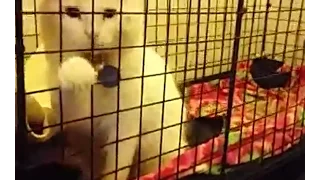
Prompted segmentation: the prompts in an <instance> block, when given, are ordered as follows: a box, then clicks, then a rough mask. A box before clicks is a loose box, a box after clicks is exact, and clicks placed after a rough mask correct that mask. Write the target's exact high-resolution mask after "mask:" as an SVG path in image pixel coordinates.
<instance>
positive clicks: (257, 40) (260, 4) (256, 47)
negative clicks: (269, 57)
mask: <svg viewBox="0 0 320 180" xmlns="http://www.w3.org/2000/svg"><path fill="white" fill-rule="evenodd" d="M261 8H262V0H260V1H259V10H261ZM257 14H258V18H257V19H258V23H257V31H256V33H257V34H256V46H255V51H254V52H255V54H257V51H258V44H259V43H261V42H259V36H258V34H259V33H260V20H261V19H262V18H261V14H262V13H257Z"/></svg>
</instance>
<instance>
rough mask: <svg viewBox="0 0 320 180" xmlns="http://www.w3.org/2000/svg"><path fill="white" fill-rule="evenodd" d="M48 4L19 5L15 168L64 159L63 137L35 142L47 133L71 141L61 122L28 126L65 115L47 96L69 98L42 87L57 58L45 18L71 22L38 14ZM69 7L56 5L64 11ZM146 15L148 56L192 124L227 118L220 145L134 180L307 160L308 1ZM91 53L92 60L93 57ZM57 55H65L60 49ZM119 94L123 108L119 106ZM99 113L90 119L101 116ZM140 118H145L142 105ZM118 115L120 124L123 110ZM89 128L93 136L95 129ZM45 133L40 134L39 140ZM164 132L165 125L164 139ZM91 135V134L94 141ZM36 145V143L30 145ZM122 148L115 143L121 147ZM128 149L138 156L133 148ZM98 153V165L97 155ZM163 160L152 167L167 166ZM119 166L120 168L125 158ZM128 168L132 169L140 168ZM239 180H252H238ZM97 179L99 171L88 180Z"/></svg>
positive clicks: (154, 0)
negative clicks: (47, 41)
mask: <svg viewBox="0 0 320 180" xmlns="http://www.w3.org/2000/svg"><path fill="white" fill-rule="evenodd" d="M45 1H47V0H16V1H15V2H16V20H15V21H16V113H17V116H16V117H17V118H16V134H17V135H16V143H17V145H18V146H17V149H16V157H17V162H16V163H17V164H19V166H20V165H21V167H23V168H27V167H28V168H29V167H33V166H35V165H39V164H45V163H48V162H49V160H47V159H50V160H52V159H54V158H56V159H59V158H62V159H63V157H64V156H65V155H66V152H65V150H64V146H65V145H64V143H65V141H64V140H61V139H64V137H65V136H64V134H63V133H62V134H63V135H61V136H60V133H57V134H58V135H52V136H51V135H50V136H42V135H41V133H40V135H37V133H36V132H35V131H41V132H42V133H44V132H45V129H50V128H53V127H55V126H56V127H59V128H60V131H61V132H63V126H64V125H63V120H61V122H59V124H56V125H52V124H50V122H46V123H44V122H41V123H40V124H37V122H36V125H34V124H31V122H30V121H31V120H32V121H43V119H47V118H51V119H59V117H58V116H59V115H57V114H55V113H56V112H54V111H52V109H50V108H48V107H50V106H51V105H50V101H51V100H50V97H49V95H48V93H47V92H49V91H56V92H59V94H60V95H59V98H60V99H59V101H62V98H63V97H62V95H61V94H62V93H61V90H59V87H54V88H47V89H45V88H44V87H47V85H46V84H45V83H46V82H42V80H40V79H37V78H40V77H41V76H43V75H44V74H41V73H38V71H41V70H43V69H45V68H46V67H45V66H46V64H45V63H43V62H44V59H46V54H48V53H50V52H49V51H48V50H47V49H46V47H45V46H43V44H42V43H43V42H41V34H40V33H39V16H41V15H43V14H46V13H51V14H50V15H52V16H53V15H54V13H56V14H58V16H59V14H60V16H59V17H61V16H66V15H65V14H63V13H61V12H62V11H65V9H62V8H61V9H60V10H61V12H60V13H59V12H43V11H41V10H39V8H38V7H39V4H41V3H44V2H45ZM51 1H53V0H51ZM63 1H64V0H60V1H59V0H56V2H57V4H59V3H61V4H60V5H62V2H63ZM87 1H89V0H87ZM90 1H91V0H90ZM94 1H99V0H94ZM122 1H126V0H122ZM58 2H59V3H58ZM117 2H119V3H120V6H121V5H122V4H123V3H122V2H121V1H120V0H119V1H117ZM126 2H127V1H126ZM47 3H48V2H47ZM144 10H145V11H144V12H140V13H141V15H143V17H144V23H145V24H144V26H143V29H144V32H143V40H144V43H143V46H141V47H143V48H145V47H151V48H153V49H154V51H155V52H156V54H158V55H159V56H161V57H162V59H163V61H164V63H165V65H166V67H167V66H168V68H166V70H165V73H164V74H170V76H173V79H174V82H175V83H176V85H177V87H178V89H179V90H180V93H181V99H182V102H183V104H185V105H184V106H185V107H186V114H187V115H188V120H187V121H186V123H188V122H189V121H190V122H192V121H196V120H197V119H199V117H209V118H207V119H206V120H207V121H216V120H217V117H222V121H223V128H222V130H221V132H219V135H217V137H210V138H208V137H207V139H206V140H205V142H202V143H198V144H196V145H194V146H193V147H187V149H186V150H181V152H180V150H179V149H178V151H179V152H178V153H179V154H180V155H177V156H174V157H172V158H171V159H170V160H169V161H168V162H166V163H160V165H159V166H158V167H157V168H154V170H153V171H151V172H148V173H145V174H140V173H139V171H138V173H137V175H135V177H139V179H162V178H169V179H177V178H183V177H185V176H187V175H190V174H194V173H206V174H210V175H212V177H213V176H214V177H225V176H226V175H229V177H231V176H232V175H233V176H236V177H237V178H240V177H243V178H248V177H249V176H253V175H256V174H261V173H262V172H263V167H264V165H266V164H268V163H269V162H273V163H274V161H273V160H277V163H279V162H282V161H286V160H287V159H288V158H290V157H292V156H293V155H294V154H297V153H301V152H302V151H303V150H302V149H303V148H304V144H303V141H304V140H303V139H304V99H305V96H304V88H305V87H304V86H305V84H304V49H305V46H304V44H305V42H304V32H305V25H304V11H305V9H304V0H277V1H276V0H201V1H200V0H198V1H196V0H166V1H160V0H145V1H144ZM117 11H118V14H117V15H119V16H120V17H121V16H122V14H123V15H125V14H126V13H127V14H130V13H129V12H124V11H122V8H121V7H120V10H119V9H117ZM96 13H98V12H96ZM135 13H136V12H135ZM80 14H82V12H81V13H80ZM132 14H134V13H132ZM136 14H137V13H136ZM58 16H57V17H58ZM120 19H121V18H120ZM60 20H62V18H61V19H60ZM120 22H121V20H120ZM120 24H121V23H120ZM119 26H120V28H121V25H119ZM137 26H139V25H137ZM49 29H50V27H49ZM120 40H121V35H120ZM60 41H62V38H60ZM92 41H93V40H92ZM118 48H119V49H121V48H123V47H118ZM87 50H89V51H91V50H93V47H89V49H87ZM55 51H57V52H59V51H60V54H62V53H63V52H62V51H63V50H61V49H55ZM74 51H78V50H74ZM51 53H52V52H51ZM92 54H93V53H92ZM120 54H121V53H120ZM120 54H119V55H120ZM61 56H62V55H61ZM130 78H131V79H134V77H128V79H130ZM142 78H143V77H140V79H142ZM120 79H121V78H120ZM122 80H123V79H121V80H120V82H121V81H122ZM169 81H170V80H169ZM117 87H119V86H117ZM149 88H151V87H149ZM163 88H165V85H163ZM119 89H120V88H119ZM119 89H118V91H120V90H119ZM142 89H143V83H142ZM93 93H94V92H93ZM93 93H91V96H92V97H93V96H94V95H93ZM119 94H120V93H118V100H117V101H120V100H119ZM140 94H143V92H142V93H140ZM132 96H137V95H136V94H132ZM160 96H161V97H163V100H161V101H160V102H158V103H159V104H165V95H162V94H160ZM141 99H142V98H141ZM141 101H142V100H141ZM116 104H117V102H116ZM118 104H119V103H118ZM92 106H93V105H92V104H91V111H94V110H93V109H94V107H92ZM163 106H164V105H163ZM137 108H138V109H139V108H140V109H142V104H141V105H140V106H138V107H137ZM162 109H163V107H162ZM60 111H61V112H60V114H62V113H63V112H62V110H61V109H60ZM75 111H76V110H75ZM79 111H80V110H79ZM176 111H181V108H180V109H177V110H176ZM114 113H116V114H120V111H119V105H118V107H117V111H116V112H114ZM91 116H93V114H92V113H91ZM118 116H119V115H118ZM162 116H164V115H162ZM61 117H62V115H60V119H62V118H61ZM181 117H182V116H181ZM89 119H90V118H89ZM91 119H92V118H91ZM162 119H163V117H162ZM117 120H118V121H119V117H118V118H117ZM78 121H81V119H80V120H78ZM139 122H142V121H139ZM181 122H182V121H181ZM72 123H73V122H69V124H72ZM91 123H92V124H91V127H92V126H93V120H92V121H91ZM117 124H118V125H117V130H118V128H119V127H118V126H119V123H117ZM38 126H41V127H40V129H42V130H38V129H39V127H38ZM46 126H47V127H46ZM141 126H142V125H141ZM200 126H211V125H210V124H208V125H203V124H202V125H201V124H200ZM203 128H204V127H200V129H195V130H196V131H201V130H202V129H203ZM162 130H163V125H162V128H160V129H159V130H158V131H162ZM93 131H94V129H93V128H92V129H91V135H92V136H93ZM180 131H182V130H180ZM139 133H140V134H139V135H138V136H142V134H141V130H140V132H139ZM117 134H118V133H117ZM180 134H181V133H180ZM196 134H201V132H196ZM117 136H118V135H117ZM78 138H79V139H78V142H77V143H79V144H81V141H82V139H81V138H82V137H81V136H79V137H78ZM162 138H163V137H162V136H161V140H160V141H162ZM30 139H32V140H33V141H36V142H32V143H30V141H31V140H30ZM92 140H93V139H91V141H92ZM60 141H61V142H63V143H62V144H63V146H61V144H60V143H59V142H60ZM118 141H120V139H118V138H117V140H116V142H115V144H117V143H118ZM164 141H165V139H164ZM167 141H169V140H167ZM92 144H93V143H91V146H93V145H92ZM140 144H141V138H140ZM160 144H161V143H160ZM189 145H190V143H189ZM53 146H54V148H55V151H54V152H53V151H52V150H51V149H53V148H52V147H53ZM60 146H61V147H60ZM119 148H120V147H117V149H119ZM130 148H133V147H131V146H129V147H127V149H130ZM159 148H160V147H159ZM48 149H50V150H48ZM56 149H61V150H56ZM90 149H91V150H90V152H91V155H92V156H93V153H94V152H93V150H92V149H93V148H92V147H91V148H90ZM160 149H161V148H160ZM137 151H140V150H139V148H137ZM160 152H161V150H160ZM140 153H141V152H140ZM49 156H50V158H47V157H49ZM116 156H118V155H116ZM159 156H161V155H160V154H159V155H157V156H156V157H152V158H158V159H159ZM47 161H48V162H47ZM115 161H116V162H115V164H118V163H117V162H118V157H115ZM138 161H139V160H138ZM39 162H41V163H39ZM159 162H161V160H159ZM139 163H140V162H139ZM93 164H94V163H93V160H91V161H90V162H89V163H88V164H87V166H88V167H91V168H89V169H93V167H92V166H93ZM116 166H117V165H116ZM253 167H254V168H253ZM127 168H131V169H133V168H132V165H129V166H128V167H127ZM138 169H139V167H138ZM118 170H119V169H118V168H116V169H115V171H114V172H112V173H115V174H117V172H118ZM42 171H43V173H44V172H46V173H47V174H45V177H47V178H48V176H50V175H49V174H50V173H49V172H47V171H44V170H42ZM90 171H91V170H90ZM119 171H120V170H119ZM239 172H246V173H245V175H241V176H240V175H239ZM249 172H250V173H249ZM257 172H258V173H257ZM237 173H238V174H237ZM40 174H41V173H40ZM234 174H236V175H234ZM240 174H241V173H240ZM93 176H94V175H93V171H92V172H90V177H93ZM115 176H116V179H117V175H115ZM62 178H63V177H62ZM118 178H119V177H118ZM119 179H121V178H119Z"/></svg>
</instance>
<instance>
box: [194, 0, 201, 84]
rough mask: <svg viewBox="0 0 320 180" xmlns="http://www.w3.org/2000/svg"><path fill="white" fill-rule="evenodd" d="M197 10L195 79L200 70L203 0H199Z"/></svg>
mask: <svg viewBox="0 0 320 180" xmlns="http://www.w3.org/2000/svg"><path fill="white" fill-rule="evenodd" d="M197 11H198V14H197V34H196V63H195V65H196V67H195V70H194V79H197V74H198V73H197V71H198V69H199V68H198V63H199V62H198V61H199V58H198V55H199V36H200V34H199V33H200V23H201V19H200V17H201V13H200V12H201V0H198V7H197Z"/></svg>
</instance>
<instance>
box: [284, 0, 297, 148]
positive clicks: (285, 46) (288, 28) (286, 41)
mask: <svg viewBox="0 0 320 180" xmlns="http://www.w3.org/2000/svg"><path fill="white" fill-rule="evenodd" d="M293 2H294V0H291V2H290V10H289V15H288V24H287V28H286V37H285V40H284V50H283V55H282V59H283V61H285V57H286V51H287V44H288V36H289V30H290V23H291V16H292V7H293ZM292 70H293V61H292V62H291V67H290V71H291V72H292ZM291 80H292V78H290V79H289V85H291ZM290 91H291V87H289V90H288V94H290ZM288 106H289V95H288V97H287V102H286V107H285V114H286V115H285V117H284V126H283V131H282V132H283V136H282V146H281V147H282V148H281V153H282V152H283V151H284V145H285V143H284V141H285V133H286V129H287V113H288ZM291 108H292V107H291Z"/></svg>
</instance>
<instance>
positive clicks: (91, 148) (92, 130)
mask: <svg viewBox="0 0 320 180" xmlns="http://www.w3.org/2000/svg"><path fill="white" fill-rule="evenodd" d="M91 6H92V7H91V59H92V60H93V59H94V50H95V49H94V44H95V42H94V40H95V39H94V36H95V32H94V15H95V12H94V6H95V4H94V0H92V4H91ZM93 86H94V85H91V87H90V133H91V134H90V135H91V138H90V156H91V158H90V167H91V168H90V169H91V171H90V176H91V179H92V180H93V179H94V170H93V165H94V162H93V156H94V149H93V147H94V144H93V142H94V126H93V116H94V114H93V112H94V109H93V103H94V99H93V98H94V94H93Z"/></svg>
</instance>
